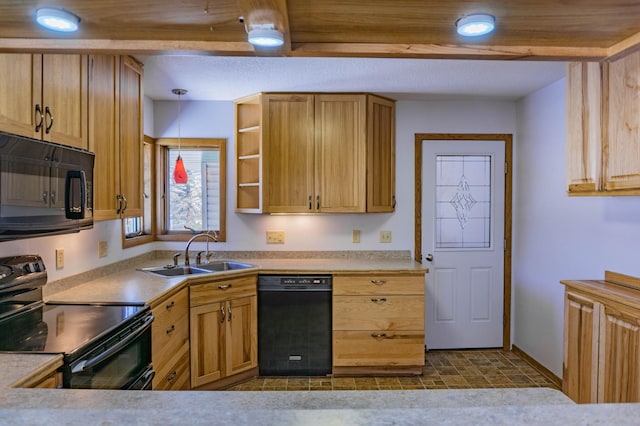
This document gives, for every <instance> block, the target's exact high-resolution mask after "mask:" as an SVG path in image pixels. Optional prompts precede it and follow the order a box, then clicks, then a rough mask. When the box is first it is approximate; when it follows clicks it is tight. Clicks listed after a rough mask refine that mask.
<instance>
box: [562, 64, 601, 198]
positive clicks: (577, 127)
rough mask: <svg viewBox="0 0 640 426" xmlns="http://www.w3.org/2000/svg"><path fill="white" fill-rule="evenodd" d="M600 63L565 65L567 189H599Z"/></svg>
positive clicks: (578, 190) (582, 190)
mask: <svg viewBox="0 0 640 426" xmlns="http://www.w3.org/2000/svg"><path fill="white" fill-rule="evenodd" d="M601 74H602V73H601V65H600V64H599V63H597V62H572V63H570V64H568V65H567V185H568V190H569V193H570V194H572V193H578V192H592V191H596V190H600V188H601V182H600V176H601V173H602V172H601V168H602V163H601V161H602V160H601V151H602V126H601V121H602V120H601V102H602V89H601V83H602V79H601Z"/></svg>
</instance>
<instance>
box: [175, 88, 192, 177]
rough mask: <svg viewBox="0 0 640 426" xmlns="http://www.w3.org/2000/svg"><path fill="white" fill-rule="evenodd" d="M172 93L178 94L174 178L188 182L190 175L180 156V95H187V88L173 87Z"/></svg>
mask: <svg viewBox="0 0 640 426" xmlns="http://www.w3.org/2000/svg"><path fill="white" fill-rule="evenodd" d="M171 93H173V94H174V95H178V158H176V166H175V168H174V169H173V180H174V181H175V183H178V184H180V183H187V181H188V180H189V175H188V174H187V170H186V169H185V168H184V162H183V161H182V157H181V156H180V148H181V140H180V97H181V96H182V95H186V94H187V91H186V90H185V89H173V90H171Z"/></svg>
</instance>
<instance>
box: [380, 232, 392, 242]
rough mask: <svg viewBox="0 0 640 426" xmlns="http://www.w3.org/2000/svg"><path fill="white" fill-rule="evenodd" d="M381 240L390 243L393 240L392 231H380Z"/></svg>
mask: <svg viewBox="0 0 640 426" xmlns="http://www.w3.org/2000/svg"><path fill="white" fill-rule="evenodd" d="M380 242H381V243H390V242H391V231H380Z"/></svg>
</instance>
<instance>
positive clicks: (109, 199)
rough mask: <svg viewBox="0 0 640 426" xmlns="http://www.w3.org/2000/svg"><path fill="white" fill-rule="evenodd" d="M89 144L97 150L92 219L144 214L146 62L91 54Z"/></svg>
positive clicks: (123, 57)
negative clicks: (143, 140)
mask: <svg viewBox="0 0 640 426" xmlns="http://www.w3.org/2000/svg"><path fill="white" fill-rule="evenodd" d="M89 64H90V67H89V68H90V76H89V78H90V85H89V86H90V90H89V121H90V123H91V126H90V132H89V134H90V138H89V142H90V144H89V147H90V149H91V150H92V151H94V152H95V154H96V157H95V167H94V175H95V176H96V177H98V179H95V180H94V182H95V190H94V218H95V220H110V219H117V218H120V217H136V216H141V215H142V203H143V198H142V197H143V193H142V148H143V144H142V75H143V69H142V66H141V65H140V64H139V63H138V62H136V61H135V60H134V59H133V58H130V57H127V56H111V55H92V56H91V57H90V58H89Z"/></svg>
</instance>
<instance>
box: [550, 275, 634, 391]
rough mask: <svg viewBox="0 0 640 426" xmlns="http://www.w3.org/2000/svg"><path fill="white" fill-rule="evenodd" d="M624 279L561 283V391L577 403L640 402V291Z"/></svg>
mask: <svg viewBox="0 0 640 426" xmlns="http://www.w3.org/2000/svg"><path fill="white" fill-rule="evenodd" d="M625 277H626V276H621V275H620V274H615V275H609V278H610V279H607V275H605V281H562V283H563V284H565V285H566V286H567V289H566V290H565V324H564V360H563V371H562V390H563V392H564V393H565V394H566V395H567V396H569V397H570V398H571V399H573V400H574V401H576V402H578V403H596V402H601V403H614V402H640V288H637V289H634V288H631V287H629V286H625V285H622V286H621V285H619V284H620V280H622V282H624V281H625ZM626 278H633V277H626ZM629 282H631V283H633V282H637V284H638V285H640V281H637V280H636V281H634V280H633V279H632V280H630V281H629Z"/></svg>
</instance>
